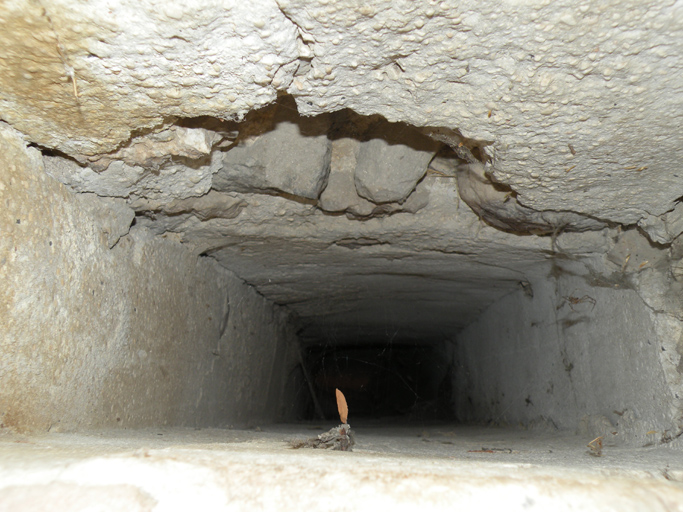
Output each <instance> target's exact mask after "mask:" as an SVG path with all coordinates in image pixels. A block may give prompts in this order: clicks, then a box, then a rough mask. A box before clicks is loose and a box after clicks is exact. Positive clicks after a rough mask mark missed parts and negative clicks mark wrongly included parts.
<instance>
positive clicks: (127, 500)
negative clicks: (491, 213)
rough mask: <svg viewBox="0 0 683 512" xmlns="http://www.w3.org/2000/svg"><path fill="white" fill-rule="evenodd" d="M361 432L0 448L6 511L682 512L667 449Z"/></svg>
mask: <svg viewBox="0 0 683 512" xmlns="http://www.w3.org/2000/svg"><path fill="white" fill-rule="evenodd" d="M326 426H328V425H326ZM326 426H325V427H326ZM359 427H360V430H358V439H357V441H358V442H357V444H356V446H355V447H354V451H353V452H332V451H328V450H306V449H300V450H293V449H291V447H290V446H289V444H288V441H291V440H293V439H302V438H305V437H307V436H311V435H314V434H316V433H318V432H321V431H322V430H323V427H320V426H318V428H315V427H313V428H310V427H309V428H308V429H307V428H306V426H305V425H281V426H273V427H264V428H260V427H259V428H258V429H256V431H254V430H251V431H244V430H242V431H240V430H218V429H208V430H201V431H197V430H190V429H178V428H176V429H169V428H158V429H155V430H142V431H136V432H131V431H118V432H116V431H98V432H91V433H87V434H80V435H79V434H51V435H43V436H36V437H32V438H25V437H21V436H11V435H5V436H0V508H3V509H5V510H7V509H8V510H21V511H22V512H25V511H30V512H33V511H34V510H35V511H39V510H46V508H47V507H50V506H53V505H55V506H56V508H55V509H56V510H70V511H73V510H86V509H87V510H93V509H94V510H98V508H97V507H101V506H102V505H103V504H105V503H106V510H122V511H124V510H125V511H130V510H134V511H138V510H139V511H148V510H154V511H175V510H188V509H203V510H209V509H210V510H238V511H242V510H244V511H253V510H292V509H299V508H301V507H303V508H305V509H307V510H332V511H345V510H349V509H352V510H361V511H376V510H389V509H391V510H405V511H408V510H416V509H419V510H427V511H441V510H443V511H449V510H454V509H455V510H465V511H473V512H474V511H481V510H499V509H504V510H513V511H518V510H519V511H522V510H524V511H528V510H532V511H536V510H537V511H547V510H556V511H565V510H566V511H572V510H606V511H615V512H616V511H618V512H625V511H634V512H636V511H642V510H648V511H650V510H651V511H655V512H659V511H662V512H677V511H681V510H683V505H682V503H683V489H682V487H681V481H682V480H683V465H682V464H681V459H680V452H677V451H675V450H672V449H670V448H668V447H657V448H654V447H647V448H639V449H636V450H634V449H628V450H626V449H623V448H616V447H612V446H609V447H605V448H604V451H603V456H602V457H592V456H591V455H589V454H588V449H587V448H586V438H585V436H574V435H566V434H565V435H556V434H555V435H549V434H547V433H542V432H541V433H539V432H533V433H532V432H529V431H525V430H521V429H497V428H471V427H470V428H468V427H460V428H452V426H448V425H430V426H425V427H412V428H411V427H401V426H400V425H393V426H389V425H385V426H383V427H377V426H372V425H359ZM354 429H357V427H354ZM589 439H590V438H589ZM482 447H483V448H485V449H488V450H489V451H488V452H487V451H482ZM470 450H472V451H470ZM494 450H499V451H498V452H495V451H494ZM86 507H89V508H86Z"/></svg>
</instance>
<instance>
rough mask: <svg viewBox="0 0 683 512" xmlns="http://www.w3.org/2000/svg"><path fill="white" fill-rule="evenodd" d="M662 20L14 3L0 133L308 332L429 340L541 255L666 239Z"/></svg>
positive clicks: (391, 8) (673, 150) (674, 70)
mask: <svg viewBox="0 0 683 512" xmlns="http://www.w3.org/2000/svg"><path fill="white" fill-rule="evenodd" d="M682 20H683V8H682V7H681V5H680V4H679V3H676V2H665V3H661V4H658V5H657V6H652V5H645V4H643V3H642V2H636V1H633V2H627V3H626V4H624V3H623V2H616V1H614V2H607V3H601V4H600V5H592V4H588V3H584V2H581V1H567V2H561V3H552V4H547V5H546V4H545V3H538V2H530V3H527V4H523V5H522V4H519V3H515V2H504V3H502V4H501V3H500V2H493V1H491V2H478V3H476V4H472V5H470V4H463V3H455V2H453V3H449V2H441V3H434V2H417V3H415V2H410V3H406V2H396V1H394V2H390V1H384V2H375V3H374V4H373V5H371V6H370V5H368V6H361V7H358V4H357V3H356V2H351V1H350V0H349V1H346V0H343V1H339V2H334V3H333V4H330V3H327V2H323V1H319V2H310V1H306V2H304V1H303V0H301V1H300V0H293V1H292V0H288V1H287V2H284V1H281V2H277V3H276V2H273V1H269V0H258V1H257V2H251V3H250V4H249V6H246V4H243V3H240V2H236V1H225V2H222V3H219V4H215V5H214V4H212V5H207V6H204V7H203V8H202V9H201V12H199V11H197V10H196V9H195V8H194V7H192V6H179V5H175V6H167V8H164V9H159V8H158V6H157V5H156V4H154V3H152V2H140V3H136V4H135V5H133V4H128V3H122V2H109V3H108V4H107V6H106V7H105V6H100V5H93V6H91V8H88V9H83V8H82V6H80V4H76V3H73V2H70V1H68V0H63V1H58V0H41V1H40V2H29V1H17V2H12V3H11V4H9V5H6V6H5V7H4V12H3V15H2V17H1V18H0V26H1V29H0V44H2V45H3V47H4V48H6V49H7V52H5V54H3V55H2V56H0V89H1V90H2V91H3V94H2V97H0V119H2V120H3V121H5V122H7V123H9V124H11V125H13V126H14V127H15V128H17V129H18V130H20V131H21V132H23V133H24V134H25V136H26V138H27V140H28V141H30V142H32V143H34V144H36V145H37V146H39V147H41V148H42V149H43V150H44V152H45V159H44V160H45V166H46V170H47V171H48V172H49V173H50V174H51V175H52V176H54V177H55V178H57V179H58V180H60V181H62V182H63V183H66V184H68V185H69V186H70V187H72V188H73V189H74V190H76V191H79V192H84V193H85V192H87V193H95V194H98V195H100V196H102V197H109V198H116V199H115V201H114V202H115V204H116V205H117V206H116V208H118V210H117V211H118V212H119V213H120V215H119V217H120V219H121V220H120V223H124V222H127V219H129V218H130V216H129V214H128V213H126V212H129V211H130V209H132V210H134V211H135V212H136V215H137V221H136V223H137V227H138V228H139V227H144V228H149V229H151V230H152V231H154V232H155V233H157V234H159V235H160V236H166V237H172V238H176V239H177V240H179V241H181V242H182V243H185V244H188V245H189V246H191V247H192V248H193V249H194V250H195V251H196V253H197V254H198V255H199V254H201V255H205V256H208V257H213V258H216V259H217V260H218V261H220V262H221V263H222V264H223V265H225V266H226V267H228V268H230V269H232V270H234V271H235V272H236V273H237V274H238V275H240V276H241V277H243V278H244V279H246V280H247V281H248V282H250V283H252V284H254V285H255V286H256V287H257V289H258V290H259V291H260V292H261V293H262V294H264V295H265V296H266V297H268V298H270V299H272V300H274V301H276V302H278V303H280V304H285V305H288V306H290V308H292V310H293V311H295V312H296V313H297V314H298V315H299V317H300V318H302V319H303V320H304V324H306V325H312V326H314V327H315V329H313V331H316V329H317V331H316V332H317V334H311V336H313V335H319V334H320V333H323V334H325V333H327V334H329V333H332V334H333V335H334V336H340V337H344V336H347V335H348V336H359V335H360V334H362V333H373V332H375V331H377V332H380V331H383V330H386V329H387V328H389V329H390V330H391V329H394V328H399V329H402V332H403V335H404V336H406V337H411V338H419V337H427V338H429V337H437V336H440V333H441V332H442V331H448V330H453V329H458V328H460V327H462V326H463V325H465V324H467V323H468V322H469V321H470V320H471V319H472V318H473V317H474V316H476V315H477V314H478V312H480V311H481V310H482V309H483V308H485V307H486V306H487V305H489V304H490V303H491V302H492V301H494V300H496V299H497V298H499V297H500V296H502V295H503V294H505V293H509V292H510V291H511V290H514V289H516V288H517V287H519V286H520V283H525V282H527V281H528V280H529V279H530V277H532V276H534V275H535V276H539V275H545V273H547V272H549V271H550V270H549V269H550V268H551V267H552V265H553V264H554V263H552V262H551V260H553V258H555V257H556V255H557V253H558V251H559V250H560V249H561V250H562V251H563V254H564V255H565V256H566V255H567V254H570V255H572V254H573V255H574V256H575V257H582V258H583V257H586V258H588V257H592V256H596V257H602V256H604V255H605V254H607V253H608V252H609V251H610V248H611V247H612V246H613V243H614V239H615V236H616V235H615V233H618V232H619V230H620V229H621V227H624V228H628V227H634V226H637V227H638V228H639V229H641V230H642V231H643V232H644V233H646V234H647V236H648V237H649V238H650V239H651V240H652V241H653V242H656V243H657V244H662V245H667V244H670V243H671V241H672V240H674V239H675V238H676V237H678V236H679V235H680V233H681V232H683V206H681V202H680V198H681V197H683V181H682V180H681V176H680V172H681V171H680V162H681V161H682V160H683V139H681V135H680V133H678V132H677V131H676V129H675V127H676V126H677V124H680V123H677V122H676V121H677V120H680V118H681V116H683V94H682V92H683V91H681V88H682V87H683V86H682V84H681V81H680V80H679V79H678V77H679V76H680V74H681V72H682V70H681V67H683V64H681V61H680V59H679V58H678V56H680V55H681V53H683V28H681V27H683V23H681V21H682ZM662 91H666V94H664V93H662ZM276 100H277V101H276ZM274 102H275V103H274ZM299 114H301V115H303V117H301V116H300V115H299ZM117 218H118V217H117ZM127 228H128V226H118V227H115V228H112V234H111V237H110V240H109V242H110V245H113V244H115V243H116V240H117V239H118V237H119V236H121V234H122V233H125V230H126V229H127ZM572 232H576V233H574V234H572ZM546 263H547V264H546ZM387 326H389V327H387ZM313 331H311V332H313Z"/></svg>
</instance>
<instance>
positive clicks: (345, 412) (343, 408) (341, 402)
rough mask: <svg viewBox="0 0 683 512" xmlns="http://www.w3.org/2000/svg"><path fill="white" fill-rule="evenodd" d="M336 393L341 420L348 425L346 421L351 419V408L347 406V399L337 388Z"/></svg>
mask: <svg viewBox="0 0 683 512" xmlns="http://www.w3.org/2000/svg"><path fill="white" fill-rule="evenodd" d="M334 391H335V393H336V395H337V410H338V411H339V419H340V420H341V422H342V423H343V424H346V420H347V419H348V417H349V406H348V405H346V398H344V393H342V392H341V391H339V390H338V389H336V388H335V390H334Z"/></svg>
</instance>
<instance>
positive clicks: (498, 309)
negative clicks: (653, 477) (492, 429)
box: [455, 275, 682, 444]
mask: <svg viewBox="0 0 683 512" xmlns="http://www.w3.org/2000/svg"><path fill="white" fill-rule="evenodd" d="M593 301H594V302H595V303H593ZM573 302H575V303H573ZM656 314H657V313H655V312H653V311H652V310H651V309H650V308H649V307H648V306H647V305H646V304H645V302H643V300H642V299H641V298H640V297H639V296H638V294H637V293H636V292H635V291H633V290H629V289H621V288H617V287H614V286H613V287H594V286H590V285H589V284H587V282H586V280H585V279H583V278H580V277H576V276H571V275H563V276H560V277H556V278H549V279H547V280H545V281H539V282H536V283H533V297H530V296H529V295H528V294H525V293H524V291H523V290H521V289H520V291H519V292H515V293H512V294H510V295H507V296H506V297H504V298H502V299H501V300H499V301H498V302H496V303H495V304H493V305H492V306H491V307H489V308H488V309H487V310H486V311H485V312H484V313H483V314H482V315H481V316H480V317H479V318H478V319H477V320H476V321H475V322H473V323H472V324H471V325H469V326H468V327H467V328H466V329H465V330H464V331H463V332H462V333H461V334H460V336H459V337H458V340H457V348H456V364H455V396H457V397H458V402H457V403H456V405H455V407H456V414H457V416H458V418H459V419H460V420H465V421H475V422H485V421H492V422H495V423H509V424H518V423H521V424H524V425H531V426H544V427H550V428H555V427H557V428H560V429H573V430H578V431H579V432H583V433H585V434H586V435H594V436H598V435H605V442H608V441H609V442H618V441H621V440H625V441H629V442H635V443H637V444H647V443H649V442H653V443H654V442H661V441H664V442H666V441H668V440H671V439H672V438H674V437H676V436H677V434H678V433H679V432H680V427H681V424H682V422H681V411H680V407H679V406H680V401H679V400H678V399H677V397H676V394H677V393H678V392H677V390H676V389H675V388H676V386H675V385H673V383H672V382H670V379H667V377H666V374H665V371H664V366H663V365H665V364H664V359H663V356H662V355H664V356H665V355H666V351H667V349H669V350H670V347H668V339H666V337H665V336H664V335H663V332H664V331H663V327H661V326H659V325H658V323H659V322H658V321H657V318H656Z"/></svg>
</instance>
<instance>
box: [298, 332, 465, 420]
mask: <svg viewBox="0 0 683 512" xmlns="http://www.w3.org/2000/svg"><path fill="white" fill-rule="evenodd" d="M450 344H451V341H449V340H445V339H444V340H443V341H440V342H438V341H437V342H434V341H432V342H425V343H416V342H410V341H407V340H401V338H400V332H399V330H394V331H393V332H392V331H389V332H387V334H386V336H384V337H381V338H378V339H376V340H372V341H368V340H354V339H343V340H340V339H336V337H335V336H334V334H333V333H329V335H328V336H326V337H325V339H321V340H316V341H309V342H307V343H306V344H305V345H304V346H303V348H302V367H300V368H298V369H297V372H298V378H299V380H300V381H302V382H301V384H302V386H300V388H299V393H300V394H302V395H303V397H302V398H303V401H304V403H305V405H304V407H303V408H302V409H301V410H300V413H299V416H300V418H299V419H302V420H311V419H315V418H318V417H320V416H323V418H324V419H326V420H333V419H335V418H336V417H337V406H336V401H335V389H340V390H342V391H343V393H344V395H345V396H346V399H347V401H348V404H349V416H350V418H352V419H358V418H362V419H374V420H380V421H381V420H383V419H387V420H388V419H391V420H392V421H397V420H400V421H404V422H410V423H413V422H425V421H430V420H444V419H450V418H452V416H453V409H454V408H453V404H452V399H453V397H452V391H451V390H452V379H453V375H452V356H451V351H449V350H448V349H449V345H450ZM304 367H305V371H304ZM306 379H308V380H309V381H310V382H305V380H306ZM309 384H310V385H309ZM312 394H315V398H314V397H313V396H312ZM316 401H317V404H316ZM350 421H351V420H350Z"/></svg>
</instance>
